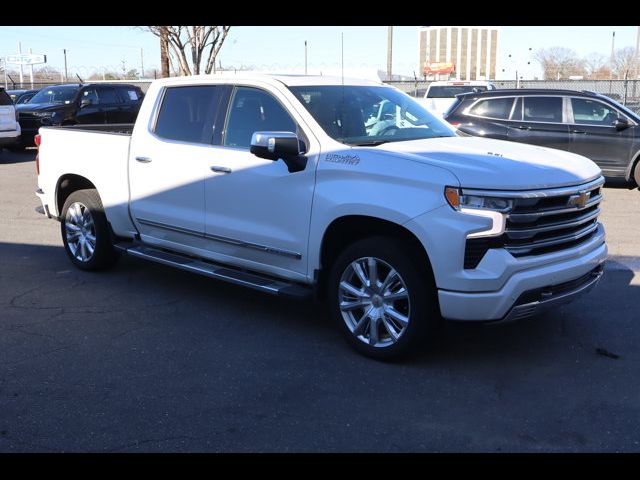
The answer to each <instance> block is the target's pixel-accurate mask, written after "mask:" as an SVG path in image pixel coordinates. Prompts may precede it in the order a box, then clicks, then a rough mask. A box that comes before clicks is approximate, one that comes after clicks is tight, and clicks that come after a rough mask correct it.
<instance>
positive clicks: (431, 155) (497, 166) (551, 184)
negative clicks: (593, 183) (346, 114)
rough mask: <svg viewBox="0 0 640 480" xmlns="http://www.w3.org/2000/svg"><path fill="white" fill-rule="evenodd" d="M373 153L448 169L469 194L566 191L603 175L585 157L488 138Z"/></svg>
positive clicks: (400, 145)
mask: <svg viewBox="0 0 640 480" xmlns="http://www.w3.org/2000/svg"><path fill="white" fill-rule="evenodd" d="M373 148H375V149H376V150H378V151H382V150H385V151H388V152H389V153H392V154H400V155H402V156H404V157H405V158H407V159H409V160H414V161H418V162H422V163H426V164H429V165H434V166H438V167H441V168H445V169H447V170H449V171H450V172H451V173H453V174H454V175H455V176H456V177H458V179H459V181H460V186H462V187H466V188H484V189H492V190H529V189H539V188H555V187H565V186H573V185H579V184H581V183H586V182H588V181H590V180H594V179H596V178H598V177H599V176H600V175H601V174H602V172H601V170H600V168H599V167H598V166H597V165H596V164H595V163H593V162H592V161H591V160H589V159H588V158H586V157H583V156H580V155H576V154H573V153H569V152H565V151H563V150H556V149H552V148H545V147H539V146H537V145H525V144H522V143H515V142H507V141H503V140H492V139H488V138H477V137H443V138H430V139H424V140H411V141H406V142H390V143H385V144H382V145H379V146H377V147H373Z"/></svg>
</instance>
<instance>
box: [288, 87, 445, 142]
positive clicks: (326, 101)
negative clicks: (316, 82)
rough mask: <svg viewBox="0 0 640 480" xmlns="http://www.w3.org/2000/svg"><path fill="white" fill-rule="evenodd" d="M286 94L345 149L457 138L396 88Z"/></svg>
mask: <svg viewBox="0 0 640 480" xmlns="http://www.w3.org/2000/svg"><path fill="white" fill-rule="evenodd" d="M289 90H291V91H292V92H293V94H294V95H295V96H296V98H297V99H298V100H299V101H300V103H302V105H303V106H304V107H305V108H306V109H307V110H308V111H309V113H310V114H311V115H312V116H313V118H314V119H315V120H316V121H317V122H318V123H319V124H320V126H321V127H322V129H323V130H324V131H325V132H326V133H327V135H329V136H330V137H331V138H333V139H334V140H337V141H339V142H342V143H345V144H348V145H378V144H382V143H387V142H398V141H403V140H418V139H424V138H434V137H454V136H456V132H455V130H454V129H453V128H452V127H451V126H450V125H448V124H446V123H445V122H444V121H443V120H439V119H438V118H436V117H435V116H434V115H433V114H431V113H430V112H429V111H428V110H427V109H426V108H425V107H423V106H422V105H421V104H419V103H418V102H416V101H415V100H414V99H413V98H411V97H410V96H408V95H407V94H405V93H402V92H400V91H398V90H396V89H395V88H391V87H384V86H380V87H378V86H352V85H345V86H342V85H329V86H327V85H322V86H306V85H305V86H296V87H289Z"/></svg>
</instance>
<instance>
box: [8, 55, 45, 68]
mask: <svg viewBox="0 0 640 480" xmlns="http://www.w3.org/2000/svg"><path fill="white" fill-rule="evenodd" d="M5 62H6V63H12V64H13V65H38V64H40V63H47V56H46V55H40V54H38V53H16V54H15V55H7V57H6V59H5Z"/></svg>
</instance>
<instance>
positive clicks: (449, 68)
mask: <svg viewBox="0 0 640 480" xmlns="http://www.w3.org/2000/svg"><path fill="white" fill-rule="evenodd" d="M423 71H424V74H425V75H429V74H432V73H453V72H455V71H456V66H455V64H453V63H451V62H435V63H426V62H425V64H424V70H423Z"/></svg>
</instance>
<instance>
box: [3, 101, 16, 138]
mask: <svg viewBox="0 0 640 480" xmlns="http://www.w3.org/2000/svg"><path fill="white" fill-rule="evenodd" d="M6 130H16V111H15V107H14V106H13V105H0V132H3V131H6Z"/></svg>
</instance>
